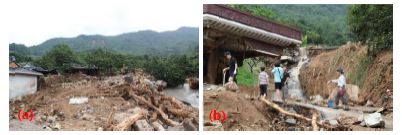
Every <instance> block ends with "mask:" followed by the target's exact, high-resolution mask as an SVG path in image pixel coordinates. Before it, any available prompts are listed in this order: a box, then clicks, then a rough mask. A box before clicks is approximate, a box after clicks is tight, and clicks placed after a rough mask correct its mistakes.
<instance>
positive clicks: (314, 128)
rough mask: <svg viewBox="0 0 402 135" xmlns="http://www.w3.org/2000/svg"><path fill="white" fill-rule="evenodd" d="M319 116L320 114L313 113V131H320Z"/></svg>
mask: <svg viewBox="0 0 402 135" xmlns="http://www.w3.org/2000/svg"><path fill="white" fill-rule="evenodd" d="M317 116H318V114H317V113H316V112H313V118H312V119H311V126H313V131H318V130H319V128H318V125H317Z"/></svg>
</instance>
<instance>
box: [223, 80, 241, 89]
mask: <svg viewBox="0 0 402 135" xmlns="http://www.w3.org/2000/svg"><path fill="white" fill-rule="evenodd" d="M230 79H231V78H230ZM230 79H229V82H228V83H226V84H225V89H226V90H229V91H232V92H239V87H238V86H237V84H236V83H235V82H234V81H232V80H230Z"/></svg>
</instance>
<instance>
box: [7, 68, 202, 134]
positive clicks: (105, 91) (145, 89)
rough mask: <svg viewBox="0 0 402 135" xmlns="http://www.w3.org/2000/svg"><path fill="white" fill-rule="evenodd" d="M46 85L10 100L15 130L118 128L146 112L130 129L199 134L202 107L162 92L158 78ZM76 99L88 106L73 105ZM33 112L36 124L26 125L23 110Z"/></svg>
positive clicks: (48, 81) (55, 80)
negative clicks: (185, 131) (34, 91)
mask: <svg viewBox="0 0 402 135" xmlns="http://www.w3.org/2000/svg"><path fill="white" fill-rule="evenodd" d="M44 81H45V83H44V85H42V88H41V89H40V90H39V91H37V92H36V93H34V94H31V95H27V96H23V97H21V98H19V99H17V100H12V101H10V108H9V117H10V127H9V128H10V130H118V129H117V128H114V129H113V128H112V127H113V126H117V125H118V124H119V123H122V122H123V121H124V120H126V119H128V118H129V117H130V116H133V115H135V114H137V113H139V112H140V111H144V112H145V114H144V115H143V117H141V118H140V119H139V120H137V121H136V122H135V123H134V124H133V125H132V126H131V127H130V128H128V130H148V131H149V130H150V131H153V130H198V109H197V108H194V107H192V106H191V105H189V104H186V103H184V102H182V101H180V100H177V99H176V98H174V97H171V96H166V95H164V94H163V91H162V92H159V91H158V90H157V86H156V84H155V81H154V79H153V77H152V76H150V75H147V74H145V73H142V72H139V73H136V74H129V75H117V76H111V77H102V78H100V77H93V76H86V75H83V74H75V75H72V76H68V77H64V76H57V75H56V76H48V77H46V78H45V79H44ZM74 97H85V98H88V102H86V103H82V104H70V103H69V101H70V99H71V98H74ZM138 97H140V98H142V99H144V100H140V99H138ZM144 101H145V102H147V103H150V104H147V103H145V102H144ZM151 106H154V107H155V108H158V109H159V110H160V111H161V112H162V113H165V115H166V116H165V117H163V116H162V115H161V114H160V113H157V111H156V110H155V108H152V107H151ZM28 109H32V110H33V112H34V114H35V117H34V120H33V121H32V122H29V123H20V122H19V121H18V117H17V114H18V112H19V111H20V110H24V111H27V110H28ZM179 112H181V113H179ZM166 120H171V121H170V123H167V122H166ZM25 122H26V121H25ZM24 125H28V126H24ZM32 127H34V128H32Z"/></svg>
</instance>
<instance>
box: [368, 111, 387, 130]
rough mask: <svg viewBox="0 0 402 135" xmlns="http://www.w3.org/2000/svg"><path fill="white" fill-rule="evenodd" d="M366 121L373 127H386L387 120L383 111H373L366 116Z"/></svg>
mask: <svg viewBox="0 0 402 135" xmlns="http://www.w3.org/2000/svg"><path fill="white" fill-rule="evenodd" d="M364 122H365V123H366V125H367V126H368V127H371V128H384V127H385V122H384V119H383V118H382V116H381V113H372V114H369V115H367V116H365V117H364Z"/></svg>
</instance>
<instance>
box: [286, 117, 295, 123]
mask: <svg viewBox="0 0 402 135" xmlns="http://www.w3.org/2000/svg"><path fill="white" fill-rule="evenodd" d="M285 123H286V124H289V125H296V120H295V119H293V118H289V119H286V120H285Z"/></svg>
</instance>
